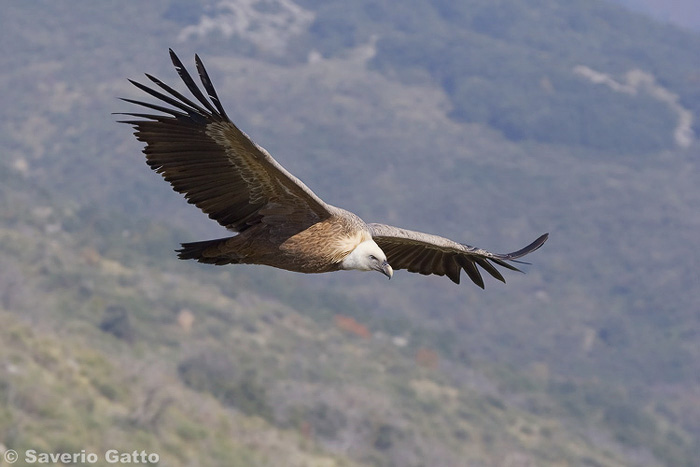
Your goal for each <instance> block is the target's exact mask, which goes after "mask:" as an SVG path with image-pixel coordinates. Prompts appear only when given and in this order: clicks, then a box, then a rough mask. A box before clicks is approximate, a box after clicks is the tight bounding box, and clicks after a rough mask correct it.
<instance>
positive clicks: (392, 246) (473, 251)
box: [368, 224, 549, 289]
mask: <svg viewBox="0 0 700 467" xmlns="http://www.w3.org/2000/svg"><path fill="white" fill-rule="evenodd" d="M368 226H369V229H370V231H371V233H372V238H373V239H374V241H375V242H377V244H378V245H379V247H380V248H381V249H382V250H383V251H384V253H386V256H387V260H388V261H389V264H391V267H392V268H394V269H407V270H408V271H409V272H418V273H420V274H425V275H429V274H437V275H438V276H447V277H449V278H450V279H451V280H452V282H454V283H455V284H459V276H460V271H461V270H462V269H464V271H466V273H467V275H468V276H469V278H470V279H471V280H472V281H473V282H474V283H475V284H476V285H478V286H479V287H481V288H482V289H483V288H484V280H483V278H482V277H481V273H480V272H479V269H478V268H477V267H476V266H477V265H479V266H481V267H482V268H483V269H484V270H485V271H486V272H488V273H489V274H491V275H492V276H493V277H495V278H496V279H498V280H499V281H502V282H505V279H504V278H503V276H502V275H501V273H500V272H499V271H498V270H497V269H496V267H495V266H494V265H493V264H492V263H495V264H497V265H499V266H503V267H504V268H507V269H511V270H513V271H520V270H519V269H518V268H516V267H515V266H513V265H512V264H510V263H508V261H515V260H517V259H518V258H521V257H523V256H525V255H526V254H528V253H531V252H533V251H535V250H536V249H538V248H539V247H541V246H542V245H543V244H544V242H545V241H547V237H548V236H549V234H544V235H542V236H540V237H539V238H538V239H537V240H535V241H534V242H532V243H531V244H529V245H528V246H526V247H525V248H523V249H521V250H518V251H514V252H513V253H506V254H499V253H491V252H489V251H486V250H482V249H481V248H475V247H473V246H469V245H464V244H461V243H457V242H453V241H452V240H449V239H447V238H444V237H439V236H437V235H430V234H426V233H422V232H414V231H412V230H406V229H400V228H398V227H392V226H390V225H384V224H368ZM515 262H518V261H515Z"/></svg>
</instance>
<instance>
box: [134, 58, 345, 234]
mask: <svg viewBox="0 0 700 467" xmlns="http://www.w3.org/2000/svg"><path fill="white" fill-rule="evenodd" d="M170 57H171V60H172V62H173V65H174V66H175V69H176V70H177V72H178V74H179V75H180V78H181V79H182V80H183V82H184V83H185V85H186V86H187V88H188V89H189V91H190V93H191V94H192V96H193V97H194V100H192V99H189V98H187V97H185V96H184V95H183V94H181V93H180V92H178V91H176V90H175V89H173V88H172V87H170V86H168V85H167V84H165V83H163V82H162V81H160V80H159V79H157V78H155V77H153V76H151V75H148V74H147V75H146V77H147V78H148V79H149V80H150V81H151V82H153V83H154V84H155V85H156V86H158V88H160V90H157V89H153V88H150V87H148V86H146V85H144V84H141V83H138V82H136V81H132V80H130V81H131V83H133V84H134V85H135V86H136V87H137V88H139V89H140V90H142V91H144V92H146V93H147V94H149V95H150V96H152V97H155V98H156V99H158V100H159V101H161V104H167V105H168V106H170V107H166V106H163V105H158V104H152V103H148V102H142V101H137V100H133V99H123V100H124V101H126V102H129V103H131V104H136V105H139V106H142V107H145V108H147V109H151V110H155V111H157V112H160V114H147V113H125V114H123V115H129V116H132V117H135V118H137V119H138V120H127V121H125V122H124V123H128V124H131V125H133V126H134V128H135V130H136V131H135V133H134V134H135V135H136V138H137V139H138V140H139V141H143V142H145V143H146V148H145V149H144V153H145V154H146V161H147V162H148V165H149V166H151V168H152V169H153V170H155V171H156V172H158V173H160V174H161V175H162V176H163V178H165V180H167V181H168V182H170V184H171V185H172V186H173V188H174V189H175V190H176V191H178V192H179V193H182V194H184V195H185V198H187V200H188V201H189V202H190V203H192V204H194V205H196V206H197V207H198V208H200V209H201V210H202V211H204V212H205V213H207V214H208V215H209V217H211V218H212V219H214V220H216V221H217V222H219V223H220V224H221V225H223V226H224V227H227V228H228V229H230V230H233V231H236V232H241V231H243V230H245V229H246V228H248V227H249V226H250V225H252V224H254V223H256V222H265V223H269V224H277V225H284V227H285V228H286V229H289V231H293V230H295V229H298V230H301V229H303V228H306V227H308V226H309V225H311V224H313V223H315V222H318V221H319V220H323V219H325V218H327V217H329V216H330V212H329V209H332V208H330V206H328V205H327V204H326V203H324V202H323V201H322V200H321V199H320V198H319V197H318V196H316V195H315V194H314V193H313V192H312V191H311V190H310V189H309V188H307V187H306V185H304V184H303V183H302V182H301V181H300V180H298V179H297V178H296V177H294V176H293V175H292V174H290V173H289V172H287V171H286V170H285V169H284V168H283V167H282V166H281V165H280V164H279V163H278V162H277V161H275V160H274V159H273V158H272V156H270V154H269V153H268V152H267V151H265V150H264V149H263V148H261V147H260V146H258V145H256V144H255V143H254V142H253V141H251V140H250V138H248V136H247V135H246V134H245V133H243V132H242V131H241V130H239V129H238V128H237V127H236V125H234V124H233V123H232V122H231V121H230V120H229V118H228V116H227V115H226V112H225V111H224V109H223V106H222V105H221V102H220V100H219V97H218V95H217V94H216V91H215V90H214V86H213V85H212V83H211V79H210V78H209V75H208V74H207V72H206V69H205V68H204V65H203V64H202V61H201V60H200V59H199V57H197V56H195V62H196V66H197V70H198V73H199V77H200V80H201V82H202V86H203V88H204V90H205V91H206V94H207V96H208V97H209V100H208V99H207V97H206V96H205V95H204V93H203V92H202V91H201V90H200V89H199V87H198V86H197V84H196V83H195V81H194V79H193V78H192V76H191V75H190V74H189V73H188V72H187V70H186V69H185V67H184V66H183V64H182V62H181V61H180V59H179V58H178V57H177V55H175V53H174V52H173V51H172V50H171V51H170ZM161 91H163V92H161Z"/></svg>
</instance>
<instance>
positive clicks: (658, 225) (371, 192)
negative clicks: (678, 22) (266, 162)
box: [0, 0, 700, 466]
mask: <svg viewBox="0 0 700 467" xmlns="http://www.w3.org/2000/svg"><path fill="white" fill-rule="evenodd" d="M455 5H457V6H455ZM0 40H1V41H2V43H3V44H6V49H7V52H6V53H5V54H3V56H2V57H0V63H1V64H2V67H0V70H2V71H1V72H0V83H1V85H2V87H1V88H0V89H2V90H3V91H2V100H3V106H2V107H1V108H0V122H2V125H0V145H1V146H0V147H2V149H3V150H2V152H1V153H0V154H1V155H0V253H1V254H2V256H1V258H2V259H1V260H0V264H1V265H2V266H1V267H0V319H1V320H2V323H3V325H2V326H0V342H1V344H0V355H1V357H0V396H1V397H0V449H15V450H17V451H18V452H24V451H25V450H27V449H35V450H38V451H46V452H80V451H81V450H86V451H88V452H96V453H100V455H102V453H104V452H105V451H106V450H107V449H118V450H122V451H129V452H130V451H133V450H145V451H147V452H157V453H158V454H159V456H160V458H161V465H222V464H226V465H241V466H243V465H299V466H307V465H317V466H330V465H339V466H340V465H343V466H351V465H379V466H413V465H415V466H418V465H430V466H452V465H475V466H477V465H484V466H502V465H602V466H623V465H624V466H630V465H633V466H657V465H674V466H675V465H681V466H682V465H688V466H690V465H695V463H696V459H697V458H699V457H700V452H699V451H698V447H697V446H699V445H700V442H699V440H700V425H699V424H698V422H697V420H700V411H699V410H698V407H697V403H696V401H697V396H698V394H697V389H696V388H697V387H698V383H700V381H698V375H700V347H698V342H699V340H698V335H699V333H700V322H699V321H698V313H697V304H698V303H700V289H699V288H698V287H697V274H696V272H697V267H698V264H700V256H698V255H699V253H698V252H699V251H700V248H699V247H700V242H699V240H698V237H697V232H698V228H700V213H698V211H697V206H698V205H700V190H698V188H697V186H696V185H697V179H698V177H699V176H700V174H699V173H698V165H697V161H696V158H697V147H698V145H697V142H696V141H695V134H696V133H697V132H698V130H699V129H700V127H698V117H697V115H698V114H699V113H700V96H699V95H698V89H699V88H698V86H697V83H698V81H697V80H698V76H700V68H699V65H698V62H697V60H696V59H695V58H696V57H697V56H700V55H699V53H700V42H699V39H698V36H697V35H692V34H690V33H687V32H682V31H680V30H677V29H674V28H672V27H670V26H668V25H660V24H656V23H654V22H652V21H651V20H650V19H647V18H645V17H642V16H638V15H635V14H633V13H630V12H628V11H626V10H624V9H622V8H618V7H615V6H613V5H611V4H608V3H605V2H598V1H583V0H582V1H580V2H579V1H575V2H560V1H552V0H547V1H545V0H532V1H527V2H511V1H508V0H505V1H501V2H483V1H477V0H470V1H467V2H461V3H459V4H456V3H454V2H446V1H445V2H443V1H437V0H436V1H432V2H428V1H418V0H416V1H412V2H410V5H408V4H407V7H406V8H402V9H399V10H397V9H396V8H395V7H393V6H392V5H390V4H388V3H382V2H353V3H352V5H349V4H348V3H347V2H336V1H324V2H316V1H312V0H304V1H301V0H300V1H297V2H291V1H290V0H279V1H276V2H258V1H254V0H247V1H240V2H238V3H236V4H233V3H228V2H222V3H217V4H208V3H206V2H180V1H170V2H169V1H161V2H149V3H141V4H135V3H134V4H128V3H127V4H118V5H116V4H115V5H109V4H102V3H95V4H85V5H81V6H80V8H75V7H74V6H72V4H68V3H62V2H39V3H32V4H30V3H27V4H19V3H17V4H14V5H8V6H6V7H5V8H4V9H3V15H2V18H1V19H0ZM168 47H173V48H174V49H175V50H176V51H177V52H178V54H179V55H180V56H181V58H182V59H183V61H184V62H185V64H186V65H187V66H188V67H189V66H191V65H193V61H192V55H193V53H194V52H197V53H199V54H200V56H201V57H202V58H203V59H204V61H205V63H206V64H207V67H208V69H209V73H210V75H211V77H212V79H213V81H214V84H215V85H216V87H217V89H218V92H219V95H220V96H221V98H222V100H223V104H224V106H225V107H226V109H227V112H228V114H229V115H231V116H232V118H233V119H234V121H235V122H236V123H237V124H238V125H239V126H240V127H241V128H242V129H243V130H244V131H246V132H247V133H248V134H250V135H251V136H252V137H253V138H254V139H255V140H256V141H257V142H258V143H260V144H262V145H263V146H264V147H266V148H267V149H268V150H269V151H270V152H271V153H272V154H273V155H274V157H275V158H277V159H278V160H279V161H280V163H282V164H283V165H284V166H285V167H286V168H288V169H289V170H290V171H291V172H292V173H294V174H295V175H297V176H299V177H300V178H301V179H302V180H304V182H305V183H306V184H307V185H309V186H310V187H311V188H312V189H313V190H314V191H315V192H316V193H317V194H319V195H320V196H321V197H322V198H324V199H325V200H326V201H328V202H330V203H332V204H335V205H340V206H343V207H345V208H347V209H350V210H352V211H354V212H356V213H357V214H358V215H360V216H362V217H363V218H364V219H365V220H367V221H380V222H386V223H390V224H395V225H398V226H403V227H406V228H412V229H418V230H424V231H428V232H432V233H439V234H441V235H445V236H448V237H450V238H454V239H456V240H459V241H463V242H466V243H469V244H473V245H478V246H481V247H484V248H488V249H491V250H495V251H511V250H513V249H517V248H518V247H520V246H522V245H525V244H526V243H527V242H528V241H530V240H532V239H534V238H535V237H536V236H537V235H539V234H540V233H543V232H545V231H549V232H550V233H551V238H550V240H549V242H548V243H547V244H546V245H545V247H544V248H542V249H541V250H539V251H538V252H537V253H536V254H534V255H533V256H532V257H529V258H528V259H529V260H530V261H532V263H533V265H532V266H526V267H525V271H526V274H524V275H522V274H516V273H512V274H508V275H507V276H506V280H507V281H508V284H506V285H503V284H501V283H499V282H497V281H489V282H487V284H486V290H485V291H481V290H479V289H477V288H476V287H473V286H471V285H470V284H466V283H464V284H462V285H461V286H455V285H454V284H452V283H450V282H449V281H448V280H447V279H445V278H436V277H423V276H418V275H414V274H409V273H407V272H405V271H398V272H397V274H396V275H395V276H394V278H393V279H392V280H391V281H390V282H389V281H387V280H386V279H383V278H381V277H380V276H379V275H377V274H374V275H372V274H361V273H347V272H341V273H335V274H329V275H323V276H305V275H299V274H292V273H287V272H284V271H277V270H273V269H270V268H262V267H248V266H240V267H233V266H231V267H223V268H217V267H200V266H198V265H196V264H192V263H186V262H181V261H178V260H177V259H176V258H175V254H174V253H173V250H174V249H176V248H177V247H178V245H179V243H180V242H187V241H194V240H201V239H206V238H217V237H220V236H222V234H223V232H222V229H220V228H218V226H216V225H215V224H214V223H213V222H211V221H210V220H208V219H207V217H206V216H205V215H202V214H201V213H199V212H198V211H197V210H196V209H195V208H194V207H192V206H190V205H187V204H186V203H185V202H184V201H183V200H182V198H181V197H180V196H179V195H177V194H176V193H173V192H172V190H171V189H170V187H168V185H167V184H166V183H164V182H163V181H162V179H161V178H160V176H158V175H157V174H153V173H151V171H150V170H149V169H148V167H147V166H146V165H145V163H144V161H143V155H142V154H140V151H141V146H140V144H139V143H138V142H136V141H135V139H134V138H133V136H132V135H131V129H130V128H129V127H127V126H125V125H119V124H117V123H115V120H117V119H118V118H119V117H118V116H115V115H112V112H120V111H128V110H130V109H129V107H128V105H127V104H125V103H123V102H119V101H117V100H116V97H117V96H124V97H132V98H133V97H137V96H138V97H139V98H143V97H144V96H141V95H139V93H138V90H136V89H135V88H133V87H131V86H130V85H129V83H128V82H127V81H126V78H136V79H142V78H141V77H142V76H143V75H142V74H141V73H143V72H148V73H151V74H154V75H155V76H158V77H159V78H160V79H162V80H164V81H165V82H167V83H171V84H177V86H176V87H177V88H178V89H181V90H182V89H183V87H182V86H181V85H180V84H179V83H177V80H178V79H177V75H176V73H175V71H174V70H173V69H172V66H171V65H170V63H169V61H168V57H167V49H168ZM191 69H193V67H192V68H191ZM15 465H22V462H18V463H17V464H15Z"/></svg>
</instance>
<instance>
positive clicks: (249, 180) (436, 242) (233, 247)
mask: <svg viewBox="0 0 700 467" xmlns="http://www.w3.org/2000/svg"><path fill="white" fill-rule="evenodd" d="M170 58H171V59H172V62H173V65H174V66H175V69H176V70H177V72H178V74H179V75H180V78H182V80H183V81H184V82H185V85H187V88H188V89H189V90H190V92H191V93H192V95H193V96H194V99H195V100H191V99H190V98H187V97H185V96H184V95H182V94H181V93H180V92H178V91H176V90H175V89H173V88H172V87H170V86H168V85H167V84H165V83H163V82H162V81H160V80H159V79H157V78H155V77H153V76H151V75H148V74H146V76H147V77H148V79H149V80H150V81H152V82H153V83H154V84H155V85H156V86H157V87H158V88H160V89H161V90H162V91H165V93H163V92H161V91H159V90H156V89H154V88H149V87H147V86H145V85H143V84H141V83H138V82H136V81H133V80H129V81H130V82H131V83H133V84H134V85H135V86H136V87H137V88H139V89H140V90H142V91H144V92H146V93H148V94H150V95H151V96H152V97H155V98H156V99H159V100H160V101H162V102H161V104H162V103H165V104H168V105H169V107H166V106H163V105H158V104H152V103H148V102H142V101H137V100H132V99H123V100H124V101H126V102H129V103H131V104H136V105H139V106H142V107H146V108H148V109H151V110H155V111H156V112H159V113H157V114H151V113H145V114H144V113H123V114H122V115H128V116H131V117H135V118H137V120H127V121H123V123H128V124H130V125H133V127H134V128H135V130H136V131H135V133H134V134H135V136H136V138H137V139H138V140H139V141H142V142H144V143H146V147H145V149H144V151H143V152H144V153H145V154H146V161H147V163H148V165H149V166H150V167H151V168H152V169H153V170H155V171H156V172H158V173H160V174H161V175H162V176H163V178H164V179H165V180H166V181H168V182H170V184H171V185H172V186H173V188H174V189H175V191H177V192H179V193H182V194H184V195H185V198H186V199H187V201H188V202H190V203H192V204H194V205H196V206H197V207H198V208H199V209H201V210H202V211H204V212H205V213H206V214H208V215H209V217H210V218H212V219H214V220H215V221H217V222H218V223H219V224H221V225H222V226H224V227H226V228H227V229H228V230H231V231H233V232H236V235H234V236H231V237H226V238H220V239H217V240H207V241H202V242H194V243H184V244H182V249H180V250H178V253H179V255H178V256H179V258H180V259H196V260H197V261H199V262H202V263H210V264H229V263H233V264H264V265H268V266H273V267H276V268H281V269H287V270H289V271H297V272H303V273H320V272H329V271H338V270H342V269H358V270H361V271H378V272H381V273H382V274H384V275H386V276H387V277H389V278H391V276H392V274H393V270H394V269H407V270H408V271H409V272H418V273H420V274H425V275H428V274H437V275H439V276H447V277H449V278H450V279H451V280H452V281H453V282H455V283H459V278H460V271H461V270H462V269H464V270H465V271H466V273H467V275H468V276H469V278H470V279H471V280H472V281H473V282H474V283H475V284H476V285H478V286H479V287H481V288H483V287H484V281H483V279H482V277H481V274H480V272H479V270H478V269H477V265H479V266H481V267H482V268H483V269H484V270H485V271H486V272H488V273H489V274H490V275H492V276H493V277H495V278H496V279H498V280H500V281H503V282H505V280H504V278H503V276H502V275H501V273H500V272H499V271H498V270H497V269H496V268H495V267H494V265H493V264H492V263H495V264H497V265H499V266H503V267H505V268H507V269H511V270H514V271H518V269H517V268H516V267H515V266H513V265H512V264H510V263H509V262H513V261H514V260H516V259H517V258H520V257H522V256H525V255H526V254H528V253H530V252H532V251H535V250H536V249H538V248H539V247H541V246H542V244H543V243H544V242H545V241H546V240H547V234H544V235H542V236H541V237H539V238H538V239H537V240H535V241H534V242H532V243H531V244H530V245H528V246H526V247H525V248H523V249H521V250H518V251H515V252H513V253H507V254H497V253H490V252H488V251H486V250H482V249H480V248H475V247H472V246H469V245H465V244H462V243H457V242H453V241H452V240H448V239H447V238H443V237H438V236H436V235H429V234H426V233H421V232H414V231H410V230H405V229H400V228H397V227H392V226H389V225H384V224H368V223H365V222H364V221H363V220H362V219H360V218H359V217H358V216H356V215H355V214H353V213H351V212H348V211H346V210H344V209H340V208H337V207H335V206H331V205H330V204H327V203H325V202H324V201H323V200H322V199H320V198H319V197H318V196H316V194H314V192H313V191H311V190H310V189H309V188H307V187H306V185H304V184H303V183H302V182H301V181H300V180H299V179H298V178H296V177H295V176H294V175H292V174H290V173H289V172H287V171H286V170H285V169H284V167H282V166H281V165H280V164H279V163H277V161H275V160H274V159H273V158H272V156H270V154H269V153H268V152H267V151H266V150H265V149H263V148H262V147H260V146H258V145H257V144H255V143H254V142H253V141H252V140H251V139H250V138H248V136H247V135H246V134H245V133H243V132H242V131H241V130H239V129H238V127H236V125H234V124H233V122H231V120H230V119H229V118H228V116H227V115H226V112H225V111H224V108H223V106H222V105H221V101H220V100H219V97H218V96H217V94H216V91H215V90H214V86H213V85H212V83H211V80H210V79H209V75H208V74H207V72H206V70H205V68H204V65H203V64H202V61H201V60H200V59H199V57H198V56H196V55H195V63H196V65H197V71H198V72H199V78H200V80H201V82H202V85H203V87H204V90H205V91H206V93H207V96H205V95H204V94H203V93H202V91H201V90H200V89H199V88H198V87H197V84H196V83H195V81H194V80H193V79H192V77H191V76H190V74H189V73H188V72H187V70H186V69H185V67H184V66H183V65H182V62H181V61H180V59H179V58H178V57H177V55H175V53H174V52H173V51H172V50H170ZM207 97H208V99H207ZM516 262H517V261H516Z"/></svg>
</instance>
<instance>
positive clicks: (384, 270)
mask: <svg viewBox="0 0 700 467" xmlns="http://www.w3.org/2000/svg"><path fill="white" fill-rule="evenodd" d="M379 272H381V273H382V274H384V275H385V276H386V277H388V278H389V279H391V276H393V275H394V270H393V269H392V268H391V266H390V265H389V263H388V262H387V261H384V262H383V263H382V267H381V269H379Z"/></svg>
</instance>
